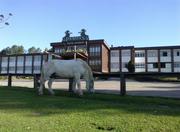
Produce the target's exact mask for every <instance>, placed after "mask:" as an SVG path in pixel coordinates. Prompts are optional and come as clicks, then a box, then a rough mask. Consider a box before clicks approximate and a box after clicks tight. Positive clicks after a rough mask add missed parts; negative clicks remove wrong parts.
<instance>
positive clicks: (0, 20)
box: [0, 13, 12, 28]
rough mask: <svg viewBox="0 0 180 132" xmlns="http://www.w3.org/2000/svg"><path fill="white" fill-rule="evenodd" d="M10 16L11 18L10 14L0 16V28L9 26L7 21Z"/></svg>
mask: <svg viewBox="0 0 180 132" xmlns="http://www.w3.org/2000/svg"><path fill="white" fill-rule="evenodd" d="M11 16H12V13H9V14H8V16H5V15H3V14H0V28H3V27H4V26H8V25H9V22H8V19H9V18H10V17H11Z"/></svg>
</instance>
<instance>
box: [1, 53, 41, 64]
mask: <svg viewBox="0 0 180 132" xmlns="http://www.w3.org/2000/svg"><path fill="white" fill-rule="evenodd" d="M7 61H8V57H2V63H4V62H7ZM15 61H16V57H9V62H15ZM17 61H18V62H23V61H24V57H23V56H18V57H17ZM26 61H32V56H26ZM34 61H41V56H40V55H37V56H34Z"/></svg>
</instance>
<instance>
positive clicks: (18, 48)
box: [0, 45, 47, 55]
mask: <svg viewBox="0 0 180 132" xmlns="http://www.w3.org/2000/svg"><path fill="white" fill-rule="evenodd" d="M45 50H47V49H45ZM41 52H42V50H41V49H40V48H36V47H34V46H32V47H30V48H29V49H27V50H26V49H25V48H24V47H23V46H22V45H13V46H11V47H6V48H4V49H2V50H1V51H0V54H1V55H12V54H25V53H29V54H33V53H41Z"/></svg>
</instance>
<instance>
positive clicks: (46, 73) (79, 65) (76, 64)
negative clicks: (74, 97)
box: [39, 59, 94, 95]
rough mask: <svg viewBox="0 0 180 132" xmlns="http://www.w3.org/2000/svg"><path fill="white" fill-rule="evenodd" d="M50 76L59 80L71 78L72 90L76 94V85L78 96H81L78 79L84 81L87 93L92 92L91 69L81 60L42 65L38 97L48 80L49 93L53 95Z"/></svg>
mask: <svg viewBox="0 0 180 132" xmlns="http://www.w3.org/2000/svg"><path fill="white" fill-rule="evenodd" d="M52 75H55V76H58V77H60V78H67V79H69V78H73V83H72V90H73V92H74V93H75V92H76V83H77V87H78V94H79V95H83V92H82V90H81V84H80V78H83V79H84V80H85V81H86V89H87V90H88V92H90V93H92V92H94V78H93V74H92V71H91V68H90V67H89V66H88V64H87V63H86V62H85V61H83V60H81V59H77V60H50V61H47V62H45V63H44V64H43V66H42V70H41V77H40V88H39V95H42V94H43V88H44V86H45V82H46V81H47V80H48V87H49V89H48V90H49V92H50V94H51V95H54V91H53V90H52V82H53V80H54V79H53V78H51V76H52Z"/></svg>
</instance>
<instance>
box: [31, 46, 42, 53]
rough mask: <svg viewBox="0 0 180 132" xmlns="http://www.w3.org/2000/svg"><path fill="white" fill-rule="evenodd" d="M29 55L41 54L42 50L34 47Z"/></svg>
mask: <svg viewBox="0 0 180 132" xmlns="http://www.w3.org/2000/svg"><path fill="white" fill-rule="evenodd" d="M28 53H30V54H33V53H41V49H40V48H35V47H34V46H32V47H31V48H29V49H28Z"/></svg>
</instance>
